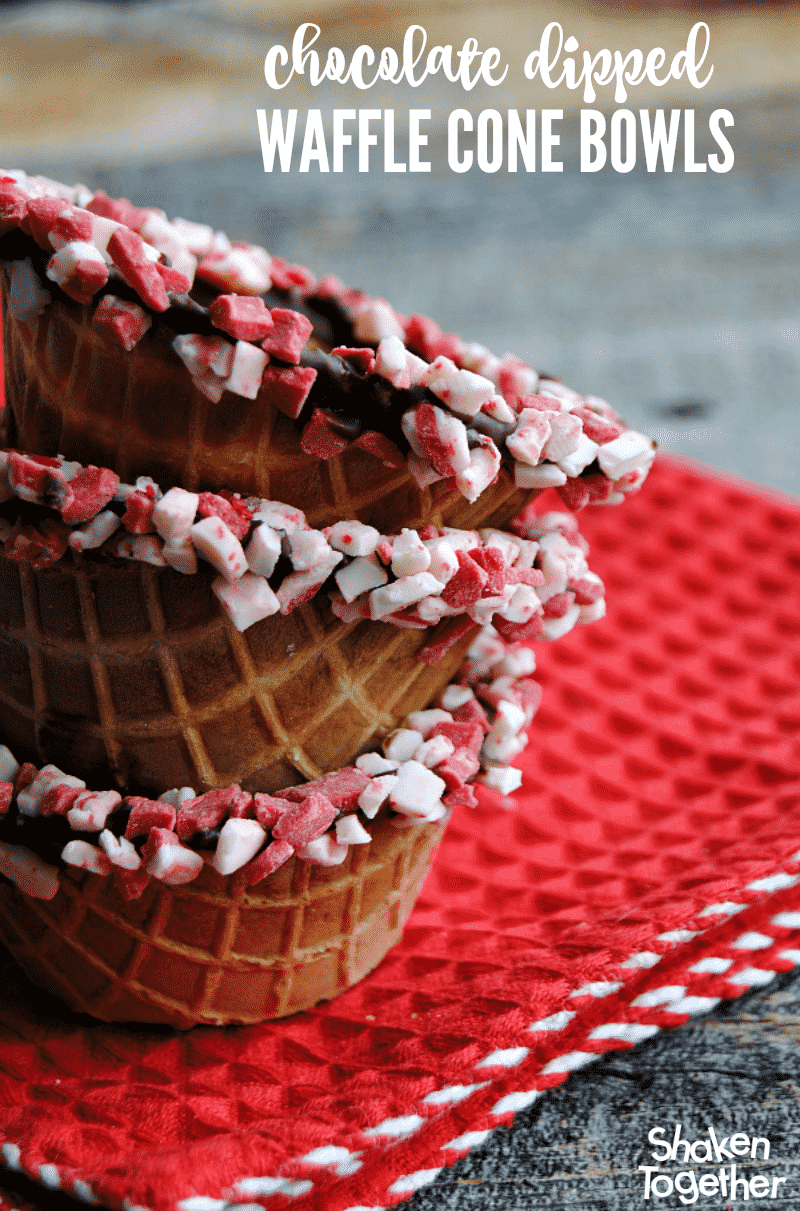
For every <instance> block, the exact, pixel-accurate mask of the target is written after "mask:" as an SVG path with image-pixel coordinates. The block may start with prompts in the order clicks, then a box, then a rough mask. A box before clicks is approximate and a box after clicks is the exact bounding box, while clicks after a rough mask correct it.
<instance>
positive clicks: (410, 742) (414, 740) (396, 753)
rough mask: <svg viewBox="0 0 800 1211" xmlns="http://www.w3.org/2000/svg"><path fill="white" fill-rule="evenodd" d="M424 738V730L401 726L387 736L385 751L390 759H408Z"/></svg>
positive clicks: (384, 745)
mask: <svg viewBox="0 0 800 1211" xmlns="http://www.w3.org/2000/svg"><path fill="white" fill-rule="evenodd" d="M424 739H425V737H424V736H423V735H422V732H418V731H416V729H415V728H410V727H400V728H398V729H397V731H396V732H393V733H392V734H391V735H390V736H387V737H386V739H385V740H384V742H383V751H384V753H385V754H386V756H387V757H388V758H389V760H390V761H401V762H402V761H408V760H410V758H411V757H412V756H413V754H414V753H415V752H416V751H417V749H418V748H419V746H420V745H421V744H422V741H423V740H424Z"/></svg>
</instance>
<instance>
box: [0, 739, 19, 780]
mask: <svg viewBox="0 0 800 1211" xmlns="http://www.w3.org/2000/svg"><path fill="white" fill-rule="evenodd" d="M20 768H21V767H20V764H19V761H17V759H16V757H15V756H14V754H13V753H12V752H11V749H10V748H8V746H7V745H5V744H0V782H13V781H14V779H15V778H16V776H17V774H18V773H19V771H20Z"/></svg>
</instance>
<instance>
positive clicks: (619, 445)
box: [597, 429, 655, 479]
mask: <svg viewBox="0 0 800 1211" xmlns="http://www.w3.org/2000/svg"><path fill="white" fill-rule="evenodd" d="M654 457H655V446H654V444H653V440H652V438H650V437H645V436H644V434H643V433H636V432H635V431H634V430H633V429H629V430H628V431H627V433H623V434H621V435H620V436H619V437H615V438H614V440H613V441H611V442H606V443H605V445H603V446H601V447H600V449H599V450H598V452H597V461H598V463H599V464H600V470H601V471H602V472H603V474H604V475H607V476H608V478H609V479H620V478H621V476H623V475H627V474H628V472H629V471H645V470H648V469H649V467H650V464H651V463H652V461H653V458H654Z"/></svg>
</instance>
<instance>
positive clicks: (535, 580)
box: [506, 568, 544, 586]
mask: <svg viewBox="0 0 800 1211" xmlns="http://www.w3.org/2000/svg"><path fill="white" fill-rule="evenodd" d="M506 584H529V585H532V586H536V585H538V584H544V572H542V571H541V570H540V569H539V568H506Z"/></svg>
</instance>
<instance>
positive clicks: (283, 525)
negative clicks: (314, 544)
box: [253, 500, 306, 534]
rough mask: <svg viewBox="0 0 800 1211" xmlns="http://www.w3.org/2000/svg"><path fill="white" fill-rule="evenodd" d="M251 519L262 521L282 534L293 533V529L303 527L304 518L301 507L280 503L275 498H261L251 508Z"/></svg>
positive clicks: (301, 528)
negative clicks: (252, 508) (253, 507)
mask: <svg viewBox="0 0 800 1211" xmlns="http://www.w3.org/2000/svg"><path fill="white" fill-rule="evenodd" d="M253 520H254V521H263V522H265V523H266V524H267V525H268V526H270V527H271V529H273V530H279V531H280V532H281V533H283V534H294V532H295V530H303V529H305V524H306V518H305V514H304V513H303V511H302V510H301V509H294V508H292V506H291V505H282V504H281V503H280V502H279V501H277V500H261V501H258V502H257V504H256V508H255V509H254V510H253Z"/></svg>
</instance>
